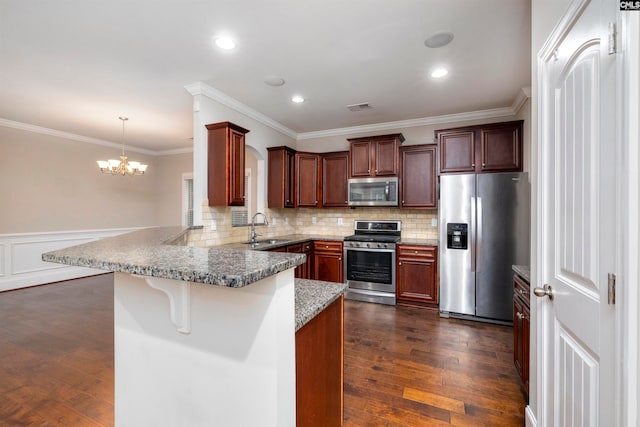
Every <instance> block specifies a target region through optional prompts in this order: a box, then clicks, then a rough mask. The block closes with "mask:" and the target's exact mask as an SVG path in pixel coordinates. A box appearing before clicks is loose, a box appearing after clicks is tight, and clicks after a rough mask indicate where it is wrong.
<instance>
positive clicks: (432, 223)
mask: <svg viewBox="0 0 640 427" xmlns="http://www.w3.org/2000/svg"><path fill="white" fill-rule="evenodd" d="M431 226H432V227H437V226H438V218H431Z"/></svg>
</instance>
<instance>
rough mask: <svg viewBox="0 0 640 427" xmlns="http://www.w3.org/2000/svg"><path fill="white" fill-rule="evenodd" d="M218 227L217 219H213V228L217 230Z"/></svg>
mask: <svg viewBox="0 0 640 427" xmlns="http://www.w3.org/2000/svg"><path fill="white" fill-rule="evenodd" d="M217 228H218V223H217V222H216V220H215V219H212V220H211V230H213V231H216V230H217Z"/></svg>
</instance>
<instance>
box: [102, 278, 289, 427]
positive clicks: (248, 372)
mask: <svg viewBox="0 0 640 427" xmlns="http://www.w3.org/2000/svg"><path fill="white" fill-rule="evenodd" d="M114 287H115V308H114V311H115V424H116V426H117V427H130V426H131V427H140V426H156V427H159V426H171V427H177V426H188V427H197V426H225V427H230V426H265V427H266V426H274V427H276V426H277V427H287V426H295V423H296V379H295V370H296V365H295V321H294V316H295V307H294V275H293V269H289V270H286V271H283V272H281V273H278V274H275V275H273V276H269V277H267V278H265V279H262V280H259V281H257V282H255V283H252V284H250V285H248V286H245V287H241V288H229V287H225V286H215V285H205V284H200V283H191V282H183V281H177V280H168V279H159V278H153V277H141V276H132V275H130V274H126V273H116V274H115V286H114Z"/></svg>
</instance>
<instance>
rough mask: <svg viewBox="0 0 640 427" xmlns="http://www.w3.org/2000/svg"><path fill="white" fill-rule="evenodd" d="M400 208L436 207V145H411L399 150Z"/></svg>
mask: <svg viewBox="0 0 640 427" xmlns="http://www.w3.org/2000/svg"><path fill="white" fill-rule="evenodd" d="M400 207H401V208H414V209H434V208H437V207H438V197H437V177H436V145H434V144H431V145H413V146H407V147H402V148H401V149H400Z"/></svg>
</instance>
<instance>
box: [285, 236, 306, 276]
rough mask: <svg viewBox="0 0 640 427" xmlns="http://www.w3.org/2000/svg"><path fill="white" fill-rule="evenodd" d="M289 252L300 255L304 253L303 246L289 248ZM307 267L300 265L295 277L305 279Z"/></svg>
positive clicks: (299, 244)
mask: <svg viewBox="0 0 640 427" xmlns="http://www.w3.org/2000/svg"><path fill="white" fill-rule="evenodd" d="M287 252H289V253H295V254H300V253H302V244H301V243H298V244H295V245H291V246H287ZM306 267H307V266H306V265H305V264H300V265H299V266H297V267H296V269H295V271H294V273H293V275H294V277H296V278H300V279H305V274H306V273H307V268H306Z"/></svg>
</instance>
